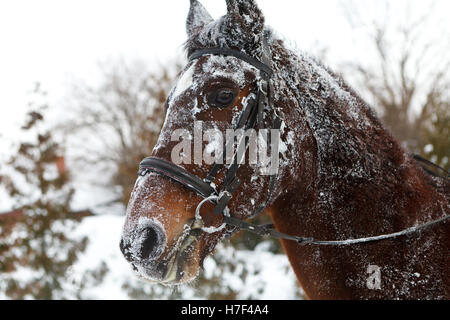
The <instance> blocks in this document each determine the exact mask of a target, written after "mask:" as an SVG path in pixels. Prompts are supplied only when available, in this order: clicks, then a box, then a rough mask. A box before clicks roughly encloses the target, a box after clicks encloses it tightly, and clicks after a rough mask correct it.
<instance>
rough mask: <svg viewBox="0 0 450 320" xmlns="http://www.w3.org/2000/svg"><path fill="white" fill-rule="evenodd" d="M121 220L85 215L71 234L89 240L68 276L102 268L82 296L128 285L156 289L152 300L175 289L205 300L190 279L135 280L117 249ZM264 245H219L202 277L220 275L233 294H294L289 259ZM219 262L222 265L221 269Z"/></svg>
mask: <svg viewBox="0 0 450 320" xmlns="http://www.w3.org/2000/svg"><path fill="white" fill-rule="evenodd" d="M123 223H124V218H123V217H118V216H113V215H111V216H109V215H102V216H95V217H88V218H85V219H83V221H82V222H81V223H80V225H79V226H78V227H77V229H76V230H75V231H74V233H73V235H74V236H77V237H82V236H88V237H89V245H88V247H87V249H86V251H85V253H83V254H82V255H81V257H80V259H79V261H78V262H77V263H76V264H75V265H74V266H73V267H72V268H70V270H68V273H69V277H68V281H69V282H70V281H74V282H77V280H79V279H83V277H86V274H88V273H89V272H90V271H92V270H95V269H96V268H98V267H100V266H102V265H104V266H106V269H107V272H106V274H105V276H104V278H103V280H102V281H101V282H100V283H94V284H93V285H90V286H88V287H87V288H85V289H84V291H83V297H84V298H85V299H119V300H125V299H130V298H131V297H130V295H129V290H127V289H125V288H128V287H137V288H139V287H141V288H143V290H144V291H146V292H149V291H151V289H152V290H153V291H152V292H153V293H154V294H158V293H160V295H159V296H156V297H153V298H156V299H167V298H169V297H170V294H172V293H173V291H174V290H176V291H178V292H179V293H180V294H181V297H180V299H204V297H202V296H201V295H200V294H199V293H200V289H201V288H196V287H195V286H196V284H195V283H193V284H192V285H191V286H190V285H182V286H180V287H179V288H178V289H173V288H172V289H171V288H167V287H162V286H161V285H158V284H151V283H147V282H144V281H141V280H139V279H138V278H137V277H136V275H135V273H134V272H133V271H132V270H131V267H130V265H129V264H128V262H126V260H125V258H124V257H123V256H122V253H121V252H120V250H119V241H120V235H121V232H122V226H123ZM268 246H269V243H267V242H263V243H261V244H260V245H259V246H258V247H257V248H256V249H255V250H254V251H248V250H235V249H234V248H233V247H231V246H229V245H224V244H221V245H219V246H218V248H217V252H216V254H215V255H214V256H213V257H208V258H207V259H206V260H205V263H204V271H203V276H204V277H206V278H207V279H219V282H218V286H223V287H224V288H227V287H229V288H231V289H232V290H233V291H235V292H238V297H237V298H238V299H298V298H299V293H300V289H299V288H298V286H297V280H296V278H295V275H294V273H293V272H292V270H291V267H290V265H289V261H288V260H287V258H286V256H285V255H282V254H273V253H270V252H269V251H268ZM216 260H218V261H219V263H218V262H216ZM230 263H233V264H236V268H232V267H231V265H230ZM224 265H226V266H227V267H225V268H222V267H221V266H224ZM215 289H217V288H215Z"/></svg>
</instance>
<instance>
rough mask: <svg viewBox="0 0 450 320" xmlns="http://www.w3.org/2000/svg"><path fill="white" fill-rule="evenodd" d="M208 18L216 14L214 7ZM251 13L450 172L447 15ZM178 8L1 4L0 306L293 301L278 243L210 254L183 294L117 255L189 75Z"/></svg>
mask: <svg viewBox="0 0 450 320" xmlns="http://www.w3.org/2000/svg"><path fill="white" fill-rule="evenodd" d="M222 2H223V3H222ZM202 3H203V4H204V6H205V7H206V8H207V9H208V10H209V12H210V13H211V15H212V16H213V17H215V18H218V17H220V16H221V15H223V14H225V11H226V9H225V2H224V1H217V0H203V1H202ZM258 4H259V5H260V7H261V9H262V10H263V12H264V13H265V16H266V22H267V24H268V25H270V26H272V27H273V28H274V29H275V30H276V31H278V33H279V34H280V35H282V36H283V37H285V38H286V41H287V42H288V43H289V44H290V45H291V46H293V47H295V48H297V49H298V50H299V51H305V52H308V53H309V54H310V55H313V56H316V57H317V58H319V59H320V60H322V61H323V62H324V64H326V65H328V66H329V67H330V68H331V69H332V70H334V71H336V72H337V73H339V74H341V75H342V77H343V78H344V79H345V80H346V81H347V82H348V83H350V84H351V86H353V88H354V89H355V90H356V91H358V92H359V94H360V95H361V96H362V97H363V98H364V99H365V100H367V101H368V102H369V103H370V104H371V105H372V106H373V108H374V109H375V110H376V112H377V113H378V115H379V116H380V118H381V119H382V121H383V122H384V124H385V126H386V127H387V128H388V129H389V130H390V131H391V132H392V133H393V134H394V136H396V137H397V138H398V139H399V141H401V142H402V143H403V145H404V146H405V147H406V148H407V149H408V150H410V151H411V152H412V153H417V154H420V155H422V156H423V157H425V158H426V159H429V160H431V161H433V162H435V163H436V164H439V165H441V166H442V167H444V168H446V169H447V170H448V169H449V168H450V162H449V158H450V90H449V89H450V88H449V86H450V78H449V75H448V72H447V70H448V69H449V67H450V54H449V53H448V52H449V49H450V43H449V41H450V20H449V19H448V17H446V15H447V14H448V12H450V3H449V2H448V1H447V0H436V1H432V0H426V1H423V0H421V1H417V0H399V1H395V2H394V1H386V0H357V1H351V0H319V1H314V2H313V1H308V0H301V1H298V0H297V1H292V0H290V1H289V0H278V1H270V0H259V1H258ZM188 7H189V1H187V0H169V1H159V2H156V1H138V0H132V1H123V0H115V1H106V0H97V1H95V2H93V1H85V0H80V1H76V2H67V1H56V0H55V1H50V0H41V1H32V0H28V1H25V0H17V1H14V2H12V1H9V2H6V1H4V2H1V3H0V41H1V42H0V43H1V50H0V299H302V298H303V293H302V291H301V289H299V288H298V286H297V283H296V278H295V276H294V274H293V272H292V271H291V269H290V266H289V262H288V261H287V258H286V257H285V255H284V254H283V252H282V249H281V248H280V245H279V243H278V242H277V241H274V240H268V239H259V238H256V237H253V236H252V235H250V234H248V233H239V234H238V235H237V236H236V237H234V238H233V239H231V240H229V241H227V242H226V243H223V244H221V245H219V246H218V248H217V250H216V253H215V254H214V255H213V256H211V257H209V258H208V259H207V260H206V261H205V269H204V271H203V272H202V273H201V275H200V277H199V279H198V280H197V281H196V282H195V283H193V284H190V285H189V286H181V287H177V288H168V287H164V286H160V285H155V284H148V283H145V282H142V281H140V280H139V279H137V278H136V277H135V276H134V274H133V273H132V271H131V268H130V267H129V266H128V264H127V263H126V262H125V260H124V259H123V258H122V256H121V253H120V251H119V245H118V244H119V238H120V233H121V228H122V224H123V220H124V214H125V208H126V204H127V202H128V198H129V196H130V192H131V189H132V187H133V184H134V181H135V179H136V173H137V169H138V164H139V161H140V160H141V159H142V158H144V157H145V156H148V155H149V154H150V153H151V150H152V148H153V145H154V143H155V142H156V139H157V137H158V134H159V130H160V127H161V125H162V123H163V121H164V118H163V117H164V112H163V105H164V102H165V99H166V96H167V95H168V93H169V91H170V89H171V87H172V85H173V84H174V81H176V78H177V75H178V73H179V72H180V70H181V69H182V67H183V65H184V64H185V55H184V52H183V50H182V46H183V42H184V41H185V37H186V36H185V20H186V15H187V12H188ZM258 221H259V222H262V223H264V222H267V221H268V218H267V217H266V216H264V215H262V216H261V217H259V218H258Z"/></svg>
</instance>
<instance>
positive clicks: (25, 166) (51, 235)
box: [0, 86, 87, 299]
mask: <svg viewBox="0 0 450 320" xmlns="http://www.w3.org/2000/svg"><path fill="white" fill-rule="evenodd" d="M35 94H36V95H37V96H44V93H43V92H42V91H41V90H40V88H39V86H37V87H36V91H35ZM45 109H46V105H40V106H36V105H33V104H32V110H31V111H29V112H28V114H27V120H26V123H25V125H24V126H23V127H22V130H23V131H24V133H25V134H26V135H28V137H29V139H26V140H25V139H24V141H23V142H21V143H20V144H19V146H18V149H17V153H16V154H14V155H13V156H12V157H11V159H10V160H9V161H8V163H7V164H6V167H7V168H8V171H7V172H6V173H3V174H2V175H1V176H0V184H1V186H3V187H4V188H5V189H6V191H7V193H8V194H9V196H10V197H11V198H12V199H13V201H14V203H15V211H13V212H15V213H17V214H15V215H13V216H12V217H13V218H10V219H8V218H5V219H0V236H1V238H0V292H3V293H5V294H6V295H7V296H9V297H11V298H13V299H23V298H35V299H52V298H62V297H64V296H65V294H66V293H65V292H64V290H65V289H64V281H65V278H66V271H67V269H68V267H70V266H71V265H72V264H73V263H74V262H75V261H76V260H77V258H78V256H79V254H80V253H81V252H83V251H84V249H85V248H86V245H87V239H86V238H82V239H72V238H70V236H69V233H70V231H71V230H72V229H73V227H74V226H75V225H76V224H77V222H76V219H74V216H75V215H74V214H73V212H72V211H71V200H72V196H73V194H74V190H73V188H72V187H71V186H70V174H69V172H68V170H66V169H65V167H64V148H63V147H62V146H61V145H60V144H58V143H57V142H55V140H54V139H53V137H52V133H51V131H50V130H48V129H45V128H44V113H43V112H44V110H45ZM1 216H2V215H0V218H2V217H1Z"/></svg>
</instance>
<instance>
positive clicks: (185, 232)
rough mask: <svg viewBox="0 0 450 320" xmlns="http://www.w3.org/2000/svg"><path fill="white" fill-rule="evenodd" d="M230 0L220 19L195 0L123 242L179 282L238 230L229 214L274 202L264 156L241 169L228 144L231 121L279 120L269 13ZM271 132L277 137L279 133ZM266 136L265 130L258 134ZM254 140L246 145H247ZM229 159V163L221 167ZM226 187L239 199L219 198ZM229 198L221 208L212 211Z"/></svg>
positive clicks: (150, 269)
mask: <svg viewBox="0 0 450 320" xmlns="http://www.w3.org/2000/svg"><path fill="white" fill-rule="evenodd" d="M227 9H228V12H227V14H226V15H225V16H223V17H222V18H220V19H218V20H216V21H214V20H213V19H212V18H211V17H210V15H209V14H208V13H207V12H206V10H205V9H204V8H203V7H202V5H201V4H200V3H198V2H197V1H194V0H191V8H190V12H189V15H188V19H187V33H188V36H189V40H188V41H187V44H186V47H187V51H188V56H191V59H190V61H189V63H188V65H187V66H186V68H185V69H184V71H183V72H182V73H181V75H180V78H179V79H178V82H177V84H176V86H175V87H174V88H173V90H172V92H171V94H170V95H169V97H168V100H167V102H166V104H167V114H166V120H165V123H164V125H163V128H162V131H161V134H160V137H159V140H158V143H157V145H156V146H155V148H154V150H153V153H152V157H151V160H150V161H147V162H145V161H144V162H143V164H142V167H141V172H140V177H139V178H138V180H137V182H136V185H135V187H134V190H133V193H132V197H131V200H130V203H129V205H128V209H127V217H126V222H125V226H124V231H123V237H122V241H121V249H122V252H123V253H124V255H125V257H126V258H127V260H128V261H129V262H130V263H131V264H132V266H133V268H134V269H135V270H136V271H137V272H138V274H139V275H141V276H142V277H143V278H145V279H148V280H151V281H156V282H161V283H166V284H178V283H183V282H187V281H190V280H192V279H193V278H195V277H196V275H197V274H198V271H199V268H200V267H201V265H202V263H203V260H204V258H205V257H206V256H207V255H208V254H209V253H211V252H212V251H213V249H214V247H215V246H216V244H217V243H218V242H219V241H220V240H221V239H222V238H223V237H224V236H226V235H228V234H231V233H232V232H233V231H234V228H232V227H231V226H229V225H226V224H224V223H223V215H228V214H231V215H232V216H233V217H236V218H239V219H246V218H249V217H250V216H252V215H254V214H256V213H258V212H259V211H261V209H263V208H264V207H265V206H266V205H267V203H268V200H269V199H270V198H271V195H272V193H273V192H274V189H275V187H274V179H272V178H273V177H274V172H270V175H269V174H268V172H267V163H265V164H264V165H263V164H261V163H260V158H259V157H257V160H256V161H253V162H252V161H250V159H248V160H245V159H244V161H242V164H240V165H239V166H234V168H233V165H232V164H233V163H236V162H237V161H236V155H237V150H238V148H236V152H233V151H231V152H229V150H230V149H229V148H225V147H224V145H226V144H227V143H228V142H229V141H230V140H229V138H230V137H231V136H232V135H233V134H234V135H236V136H239V132H238V133H236V131H230V130H231V129H239V128H241V129H244V128H247V129H261V128H263V127H264V128H268V129H274V128H275V129H276V128H279V127H280V126H281V121H279V118H277V117H278V116H279V115H277V114H276V111H275V109H274V108H270V107H269V104H270V103H269V99H270V98H269V96H270V92H268V91H271V90H269V89H270V88H269V87H270V86H267V83H268V82H269V81H270V80H268V73H269V71H270V68H268V66H267V65H266V64H267V63H269V61H268V59H267V58H268V57H267V56H265V55H266V53H265V50H267V48H266V47H265V46H267V43H265V41H266V40H265V39H264V37H265V35H264V18H263V16H262V14H261V12H260V10H259V9H258V8H257V7H256V5H255V3H254V1H247V0H245V1H244V0H233V1H232V0H227ZM211 50H212V51H211ZM214 50H218V51H217V52H214ZM270 59H271V57H270ZM261 61H263V62H265V63H260V62H261ZM267 69H269V70H267ZM272 94H273V92H272ZM277 120H278V121H277ZM277 122H278V124H275V123H277ZM249 127H250V128H249ZM227 130H228V131H227ZM275 131H276V130H275ZM240 133H242V131H241V132H240ZM265 133H266V134H267V137H271V138H267V139H269V140H270V141H272V142H273V141H278V140H277V137H276V132H275V133H274V134H275V135H272V134H273V132H271V131H270V130H268V131H266V132H265ZM227 134H231V135H227ZM262 136H263V135H262V134H260V133H257V134H256V141H261V137H262ZM248 138H249V140H252V138H255V136H254V135H251V134H250V135H248ZM233 139H234V138H233ZM236 140H238V139H236ZM249 140H248V141H249ZM263 140H264V139H263ZM233 141H234V140H233ZM264 141H265V140H264ZM256 145H258V146H260V144H256ZM274 145H275V144H274ZM233 146H234V143H233ZM252 146H253V147H254V146H255V145H252V143H248V144H247V145H246V147H248V150H249V151H248V153H249V154H250V153H251V149H252ZM277 147H278V146H277ZM284 147H285V146H284ZM269 149H272V147H270V148H268V149H267V150H265V151H268V150H269ZM277 150H278V149H277ZM222 151H223V154H222ZM258 151H261V149H258ZM281 151H283V150H281ZM284 151H286V150H284ZM258 155H259V154H258ZM266 156H267V153H266ZM277 157H278V152H276V157H275V158H277ZM249 158H250V156H249ZM275 158H270V159H271V161H270V163H271V165H272V164H273V165H274V163H273V162H276V161H273V159H275ZM221 160H222V162H223V163H224V164H223V165H220V164H219V165H217V166H216V165H215V164H216V163H220V162H221ZM254 160H255V159H254ZM155 161H156V162H155ZM158 161H160V162H158ZM239 163H241V162H239ZM167 165H168V166H167ZM179 168H181V170H178V169H179ZM234 169H237V172H234V173H233V170H234ZM273 169H274V168H273V166H272V167H271V168H270V169H269V171H270V170H272V171H273ZM277 169H278V168H275V171H276V170H277ZM264 170H266V171H265V173H263V171H264ZM230 172H231V173H230ZM208 176H209V179H206V178H207V177H208ZM195 178H197V179H198V180H199V181H200V182H199V183H198V184H197V185H195V184H196V180H195ZM237 179H239V182H240V183H237V181H238V180H237ZM205 181H206V182H205ZM199 189H200V190H199ZM225 191H226V192H225ZM224 195H226V196H230V195H231V199H229V198H227V197H222V198H220V199H219V197H220V196H224ZM205 198H209V200H210V201H203V200H205ZM223 198H227V199H226V200H225V201H222V203H220V204H221V205H223V207H222V209H223V210H219V211H220V212H218V214H214V213H213V210H214V209H217V207H218V206H219V204H218V202H220V200H224V199H223ZM228 200H229V201H228Z"/></svg>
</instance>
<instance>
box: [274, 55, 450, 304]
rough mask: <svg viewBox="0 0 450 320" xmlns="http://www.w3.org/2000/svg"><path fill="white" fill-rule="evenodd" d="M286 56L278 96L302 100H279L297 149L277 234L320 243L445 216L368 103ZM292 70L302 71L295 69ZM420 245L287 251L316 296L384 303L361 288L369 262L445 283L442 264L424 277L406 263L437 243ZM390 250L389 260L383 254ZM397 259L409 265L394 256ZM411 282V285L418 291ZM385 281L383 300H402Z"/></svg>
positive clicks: (440, 201) (309, 64)
mask: <svg viewBox="0 0 450 320" xmlns="http://www.w3.org/2000/svg"><path fill="white" fill-rule="evenodd" d="M284 58H285V59H288V61H284V62H283V63H282V64H280V65H278V66H277V67H278V71H279V74H281V78H282V79H279V80H280V84H277V85H278V86H279V87H278V88H277V90H279V92H283V89H284V92H289V93H290V98H291V99H290V100H291V101H292V97H295V100H296V103H288V100H284V101H283V100H282V99H283V98H282V97H280V96H279V97H278V101H277V103H278V105H279V106H282V105H288V106H289V108H291V109H292V108H293V107H295V108H296V112H293V110H286V109H285V111H286V113H288V114H289V116H292V115H296V117H297V118H289V117H288V116H286V126H287V127H288V128H289V129H291V130H293V131H294V132H295V134H294V135H295V136H296V137H297V139H296V140H295V143H296V145H297V146H298V147H299V148H295V147H294V150H295V152H296V154H295V155H294V154H293V155H292V157H291V158H292V160H291V163H289V164H288V166H287V167H288V168H289V173H288V174H285V175H284V176H282V178H281V179H282V181H281V184H282V186H283V190H282V191H281V193H280V196H279V197H278V198H277V200H276V201H275V203H274V204H273V206H272V207H271V210H270V212H271V214H272V219H273V220H274V223H275V225H276V227H277V228H278V229H279V230H280V231H282V232H285V233H290V234H293V235H299V236H307V237H315V238H316V239H319V240H344V239H348V238H359V237H366V236H374V235H380V234H383V233H391V232H395V231H399V230H401V229H404V228H408V227H411V226H413V225H416V224H420V223H424V222H426V221H430V220H432V219H436V218H438V217H442V215H443V214H445V212H447V213H448V211H449V204H448V202H447V200H446V199H445V197H444V196H443V195H442V194H439V193H438V192H437V191H436V189H435V188H434V187H432V186H431V185H430V184H431V183H430V180H429V179H430V178H429V177H426V176H425V174H424V173H423V171H422V170H421V169H419V167H418V166H417V165H416V164H415V163H414V161H413V160H412V158H411V157H410V156H409V155H408V153H407V152H406V151H405V150H404V149H403V148H402V147H401V146H400V145H399V143H398V142H396V141H395V140H394V139H393V138H392V136H391V135H390V134H389V133H388V132H387V131H386V130H385V129H384V128H383V126H382V125H381V123H380V121H379V120H378V119H377V118H376V117H375V115H374V114H373V113H372V111H371V110H370V109H369V108H368V107H367V106H366V105H365V103H364V102H363V101H362V99H360V98H359V97H358V96H357V95H356V94H355V93H354V92H353V91H352V90H351V89H349V88H347V87H346V86H345V84H344V83H343V82H342V81H340V80H338V79H337V78H336V77H335V76H333V75H332V74H331V73H329V72H328V71H327V70H326V69H324V68H323V67H322V66H320V65H319V64H317V63H315V62H314V61H312V60H309V59H307V58H305V57H301V58H298V57H296V56H294V55H292V56H289V55H284ZM295 67H296V68H297V70H295V71H296V72H292V70H293V68H295ZM283 68H284V70H283ZM289 68H290V69H291V72H289V71H288V70H289ZM280 71H281V72H280ZM283 85H284V86H285V88H282V86H283ZM284 99H286V98H284ZM299 127H301V128H300V129H298V128H299ZM305 131H309V134H305ZM300 136H303V137H302V138H300ZM298 157H300V158H298ZM295 168H297V170H296V169H295ZM293 173H295V174H293ZM293 180H295V181H293ZM421 236H422V235H421ZM430 239H431V238H427V240H430ZM433 239H434V238H433ZM417 241H418V242H415V243H414V248H411V245H407V244H406V243H402V245H398V244H395V246H394V247H392V248H386V247H380V250H371V251H369V252H368V251H366V250H362V249H361V248H359V247H355V246H354V247H351V248H344V249H338V248H317V247H300V246H298V245H297V244H296V243H294V242H292V241H284V242H283V244H284V247H285V249H286V252H287V254H288V256H289V259H290V260H291V263H292V265H293V267H294V270H295V272H296V273H297V276H298V278H299V280H300V282H301V283H302V285H303V286H304V288H305V291H307V293H309V295H310V297H313V298H314V297H331V298H344V297H369V296H372V297H379V296H377V295H376V292H374V291H367V288H366V286H365V282H364V279H365V278H364V277H366V270H367V269H366V268H367V267H368V266H367V264H368V263H369V264H370V263H371V261H373V262H374V263H376V264H379V265H381V266H382V267H383V268H384V269H383V270H401V269H402V268H404V267H405V264H406V263H407V264H408V267H411V268H413V269H414V270H419V271H417V272H416V273H417V274H420V273H421V272H423V273H427V272H428V273H429V272H432V271H433V270H437V271H433V272H436V277H435V278H434V279H435V281H436V283H437V282H439V283H440V282H442V278H440V274H439V270H440V269H439V267H436V269H433V270H432V271H429V270H428V271H426V270H425V271H424V269H421V267H420V264H419V263H418V264H414V263H413V262H411V265H409V263H410V261H409V260H408V259H409V258H405V257H408V254H409V253H411V250H421V249H422V248H424V249H423V250H425V248H429V244H430V243H436V242H433V241H438V240H430V241H425V240H424V239H420V237H419V236H418V237H417ZM420 241H422V242H420ZM391 244H392V243H391ZM382 245H383V244H382ZM384 245H386V243H384ZM427 246H428V247H427ZM381 248H384V249H381ZM441 248H442V247H441ZM441 248H439V246H438V245H437V246H436V249H435V250H436V253H430V254H429V259H432V258H430V257H431V256H432V255H433V254H435V256H436V257H442V252H440V251H439V250H441ZM372 249H373V248H372ZM383 250H384V251H383ZM386 250H387V252H389V254H387V255H385V256H379V255H378V252H379V253H380V254H381V253H383V252H385V251H386ZM396 252H397V253H399V254H400V257H403V258H399V259H397V258H395V257H394V255H393V254H395V253H396ZM424 252H425V251H424ZM390 255H391V256H390ZM412 257H415V255H413V256H412ZM410 259H413V258H410ZM407 260H408V261H407ZM430 261H431V260H430ZM420 270H422V271H420ZM394 274H395V272H392V275H394ZM393 277H394V276H393ZM408 277H409V276H408ZM405 279H406V278H405ZM413 280H414V279H412V280H411V281H409V282H410V284H408V285H407V286H408V288H410V287H409V286H411V288H412V289H411V290H413V289H414V290H416V289H417V290H419V289H418V288H417V286H415V285H414V281H413ZM352 281H353V282H352ZM386 281H392V282H391V283H392V285H393V288H391V289H392V290H391V289H389V290H391V291H389V292H388V291H386V290H385V291H383V294H384V297H386V296H390V297H401V296H402V293H399V292H397V291H395V290H394V288H395V286H396V285H399V284H400V282H398V283H396V282H395V281H394V280H392V279H386ZM399 281H400V280H399ZM401 285H403V284H401ZM430 285H431V284H430ZM418 292H419V293H418V296H420V292H421V291H418ZM333 294H335V295H334V296H333ZM439 294H442V292H441V291H439V292H438V290H437V291H436V296H438V295H439Z"/></svg>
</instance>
